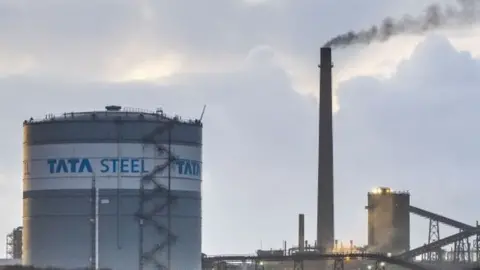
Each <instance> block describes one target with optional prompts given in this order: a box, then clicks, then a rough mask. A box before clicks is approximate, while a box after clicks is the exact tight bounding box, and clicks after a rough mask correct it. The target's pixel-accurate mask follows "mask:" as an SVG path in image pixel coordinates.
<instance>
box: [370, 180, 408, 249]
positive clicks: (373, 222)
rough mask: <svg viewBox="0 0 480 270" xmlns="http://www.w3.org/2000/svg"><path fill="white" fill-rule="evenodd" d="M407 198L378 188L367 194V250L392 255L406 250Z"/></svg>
mask: <svg viewBox="0 0 480 270" xmlns="http://www.w3.org/2000/svg"><path fill="white" fill-rule="evenodd" d="M409 207H410V194H409V193H408V192H401V191H393V190H392V189H391V188H388V187H380V188H376V189H374V190H372V191H371V192H369V193H368V205H367V207H366V208H367V210H368V248H369V250H370V251H372V252H385V253H387V252H388V253H391V254H392V255H395V254H399V253H403V252H406V251H408V250H410V212H409Z"/></svg>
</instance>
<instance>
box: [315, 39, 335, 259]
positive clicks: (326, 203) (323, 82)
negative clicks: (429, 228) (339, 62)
mask: <svg viewBox="0 0 480 270" xmlns="http://www.w3.org/2000/svg"><path fill="white" fill-rule="evenodd" d="M319 68H320V101H319V132H318V197H317V245H318V246H317V248H319V249H321V250H322V251H323V252H329V251H331V250H332V249H333V246H334V206H333V202H334V197H333V127H332V50H331V48H329V47H322V48H321V49H320V66H319Z"/></svg>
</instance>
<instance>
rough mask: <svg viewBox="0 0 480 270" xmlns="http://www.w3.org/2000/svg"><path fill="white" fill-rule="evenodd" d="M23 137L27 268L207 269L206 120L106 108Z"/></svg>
mask: <svg viewBox="0 0 480 270" xmlns="http://www.w3.org/2000/svg"><path fill="white" fill-rule="evenodd" d="M23 130H24V142H23V145H24V161H23V163H24V170H23V186H24V190H23V206H24V208H23V256H22V261H23V264H24V265H33V266H36V267H60V268H65V269H71V268H78V267H83V268H85V267H88V268H89V269H99V268H102V269H115V270H132V269H142V270H143V269H145V270H150V269H159V267H160V268H161V267H166V268H167V269H189V270H196V269H200V268H201V241H202V237H201V235H202V234H201V167H202V123H201V119H200V120H182V119H181V118H180V117H179V116H174V117H170V116H167V115H166V114H165V113H163V111H162V110H156V111H146V110H136V109H135V110H134V109H126V108H121V107H120V106H107V107H106V108H105V110H101V111H91V112H72V113H64V114H62V115H58V116H54V115H48V116H46V117H45V118H44V119H40V120H34V119H30V120H27V121H25V122H24V125H23Z"/></svg>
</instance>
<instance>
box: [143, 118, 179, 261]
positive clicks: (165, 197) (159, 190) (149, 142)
mask: <svg viewBox="0 0 480 270" xmlns="http://www.w3.org/2000/svg"><path fill="white" fill-rule="evenodd" d="M175 123H176V121H174V120H171V121H168V122H166V123H164V124H161V125H160V126H158V127H157V128H155V130H153V131H152V132H151V133H150V134H148V135H147V136H145V137H144V138H143V149H144V150H145V149H146V148H147V147H149V146H150V147H152V146H153V147H154V149H153V151H154V155H153V158H154V160H153V162H154V164H155V163H156V161H157V154H158V156H159V157H160V158H162V157H163V158H165V159H166V161H165V162H164V163H162V164H159V165H156V166H155V167H154V168H153V169H152V171H151V172H149V173H147V174H145V175H143V176H142V177H141V179H140V206H139V210H138V212H137V214H136V217H137V218H138V220H139V227H140V237H139V238H140V239H139V240H140V243H139V249H140V250H139V270H143V266H144V265H145V263H146V262H149V263H152V264H154V265H155V267H156V268H157V269H162V270H163V269H170V268H171V266H170V261H171V258H170V257H171V245H172V244H174V243H175V242H176V240H177V236H176V235H174V234H173V233H172V231H171V205H172V204H173V203H174V202H175V201H176V200H177V198H176V197H175V196H172V194H171V171H172V168H171V166H172V165H174V164H175V161H176V160H177V157H176V156H175V155H173V154H172V151H171V145H172V143H171V140H172V138H171V135H172V132H171V131H172V129H173V127H174V126H175ZM165 133H166V135H167V140H168V143H167V146H164V145H162V144H161V143H159V142H158V137H159V136H160V135H164V134H165ZM163 172H166V173H167V179H168V182H167V185H165V184H162V183H159V179H158V178H156V177H155V176H157V175H159V174H162V173H163ZM165 210H166V212H167V225H166V226H165V225H164V224H162V223H161V222H159V221H158V220H156V218H155V217H156V216H157V214H159V213H162V212H163V211H165ZM146 225H151V226H153V228H154V229H155V230H156V231H157V233H158V234H159V235H160V236H165V238H164V240H163V241H162V242H159V243H157V244H155V245H154V246H153V248H151V249H150V250H147V251H144V228H145V226H146ZM165 249H167V250H166V251H167V254H166V255H167V265H165V264H162V263H161V262H159V260H158V258H157V257H158V256H159V254H160V253H161V252H163V251H164V250H165Z"/></svg>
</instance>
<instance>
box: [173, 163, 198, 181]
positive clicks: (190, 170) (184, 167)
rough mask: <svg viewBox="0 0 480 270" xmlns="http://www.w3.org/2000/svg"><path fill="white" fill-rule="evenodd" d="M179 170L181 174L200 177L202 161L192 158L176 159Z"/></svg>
mask: <svg viewBox="0 0 480 270" xmlns="http://www.w3.org/2000/svg"><path fill="white" fill-rule="evenodd" d="M175 165H176V167H177V172H178V174H179V175H186V176H198V177H200V173H201V168H200V167H201V166H200V162H198V161H195V160H190V159H177V160H176V161H175Z"/></svg>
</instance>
